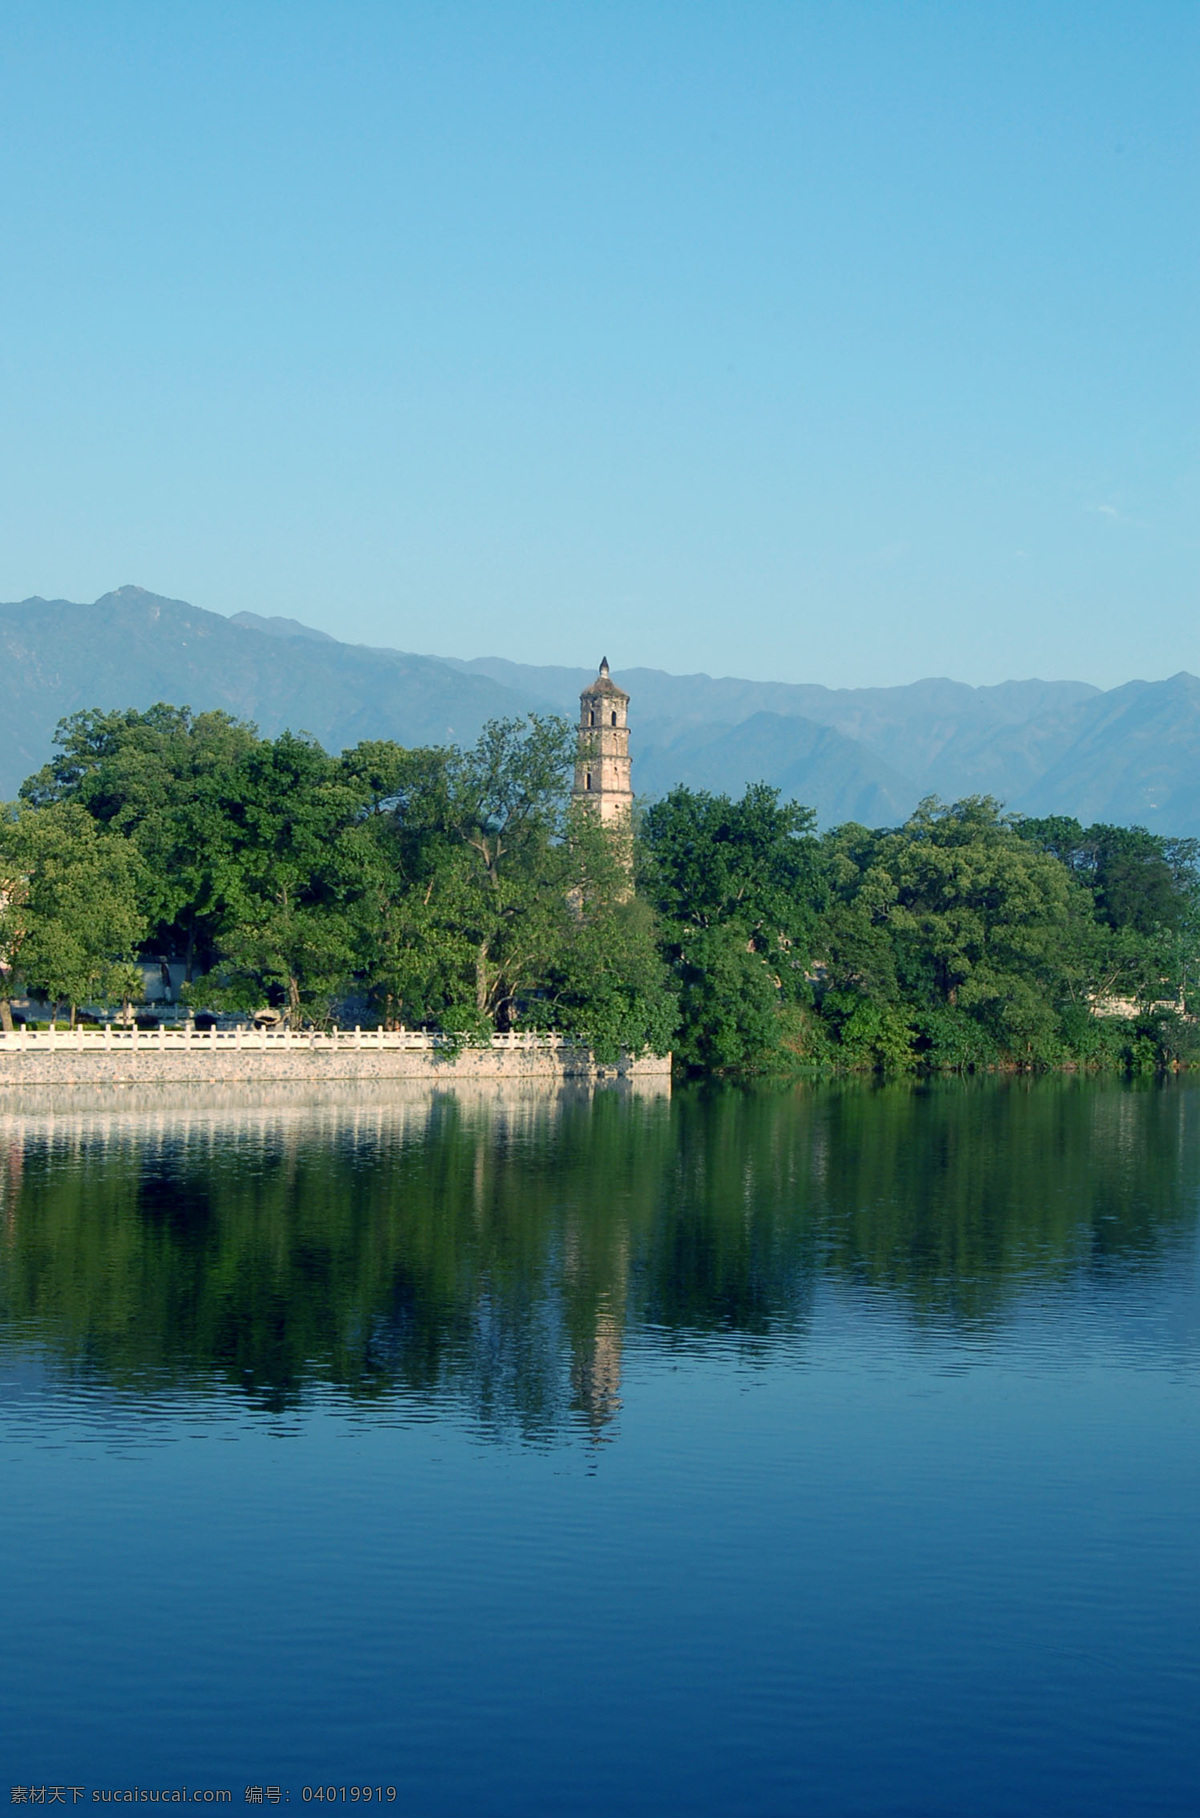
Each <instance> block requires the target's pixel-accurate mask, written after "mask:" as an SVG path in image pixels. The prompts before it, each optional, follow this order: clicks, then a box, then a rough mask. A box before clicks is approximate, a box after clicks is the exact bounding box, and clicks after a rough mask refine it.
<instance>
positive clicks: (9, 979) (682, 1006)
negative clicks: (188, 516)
mask: <svg viewBox="0 0 1200 1818" xmlns="http://www.w3.org/2000/svg"><path fill="white" fill-rule="evenodd" d="M575 736H576V735H575V733H574V731H573V729H572V728H570V727H569V726H567V725H566V724H565V723H564V722H563V721H560V720H557V719H554V718H540V717H538V716H532V715H531V716H530V717H529V718H528V719H526V720H524V721H505V722H497V723H495V724H493V725H491V726H489V727H488V728H486V729H485V731H484V733H483V735H482V737H481V738H480V739H479V741H478V742H477V744H476V745H475V746H474V747H473V748H472V749H471V750H469V751H459V750H457V749H454V748H452V747H445V748H431V749H424V750H405V749H403V748H401V747H400V746H397V745H395V744H392V743H389V742H387V741H364V742H363V743H361V744H359V745H357V746H355V747H353V748H352V749H350V750H348V751H345V752H343V753H342V754H341V755H340V756H338V757H332V756H330V755H329V754H327V753H326V752H324V751H323V750H322V749H321V748H320V746H319V745H317V744H316V743H315V741H313V740H311V739H308V738H305V737H303V736H297V735H295V734H292V733H284V734H282V735H281V736H280V737H279V738H276V739H263V738H260V737H259V736H258V735H257V733H256V732H255V730H254V729H253V727H251V726H248V725H246V724H244V723H241V722H239V721H237V720H235V719H233V718H231V717H230V716H228V715H226V714H223V713H202V714H192V713H191V712H190V711H189V710H188V709H186V708H176V707H169V706H164V705H160V706H157V707H154V708H151V709H150V710H149V711H148V712H145V713H138V712H133V711H128V712H117V713H107V712H100V711H92V712H85V713H80V714H76V715H74V716H73V717H72V718H71V719H69V720H67V721H65V722H64V723H63V724H62V726H61V727H60V728H59V733H58V739H57V744H58V754H57V756H56V757H55V758H54V759H53V761H52V762H51V763H50V764H48V765H47V766H45V768H44V769H42V770H41V771H39V772H38V773H37V775H36V776H34V777H31V778H30V780H29V781H28V782H27V783H26V784H25V785H24V787H23V788H22V791H21V799H20V800H19V802H17V803H15V804H11V805H10V806H9V807H8V808H7V809H5V810H4V811H3V814H2V816H0V992H3V993H4V994H5V995H4V996H2V997H0V1019H3V1020H4V1021H5V1022H6V1024H7V1023H11V1005H10V1001H9V1000H10V999H11V998H12V997H13V996H15V995H16V994H17V993H18V991H25V992H28V993H30V994H32V995H34V996H36V997H39V998H41V999H42V1000H45V1001H47V1002H48V1003H50V1004H53V1005H55V1006H57V1007H60V1008H61V1009H63V1010H64V1011H66V1012H67V1013H71V1014H73V1007H75V1006H79V1005H82V1004H86V1003H92V1004H97V1003H115V1002H120V1001H121V1000H123V999H126V998H129V997H131V996H132V995H134V993H135V991H136V983H135V981H136V979H137V978H138V976H139V975H137V973H136V972H135V968H134V962H135V960H136V959H137V957H138V956H139V955H153V956H156V957H157V956H163V957H167V958H171V959H174V960H176V961H177V962H179V963H180V965H181V967H182V970H183V972H184V974H185V976H186V986H185V989H186V993H187V997H188V1001H189V1003H190V1004H191V1005H193V1006H194V1007H196V1008H202V1009H209V1010H215V1011H231V1012H232V1011H238V1012H255V1011H258V1010H260V1009H261V1008H263V1007H264V1006H266V1005H270V1006H272V1007H273V1008H274V1010H275V1011H276V1013H277V1014H279V1015H280V1016H281V1017H283V1018H284V1019H285V1020H286V1021H287V1022H289V1023H290V1024H292V1025H293V1026H298V1025H303V1024H305V1023H310V1022H318V1023H319V1022H325V1021H328V1020H330V1019H333V1018H336V1017H339V1016H340V1017H341V1019H342V1020H349V1021H351V1022H354V1021H360V1022H362V1023H364V1024H370V1023H383V1024H400V1023H403V1024H406V1025H407V1026H409V1027H417V1026H431V1027H436V1028H440V1029H443V1030H446V1031H448V1032H451V1033H453V1034H455V1035H456V1036H458V1037H459V1038H460V1039H463V1040H471V1039H476V1038H480V1037H483V1036H486V1035H487V1034H488V1033H489V1032H490V1031H493V1030H497V1029H500V1030H504V1029H510V1028H531V1029H549V1028H553V1029H557V1030H560V1031H562V1032H563V1033H566V1034H572V1035H577V1036H579V1037H581V1038H584V1039H586V1040H588V1041H591V1042H592V1043H594V1044H595V1046H596V1048H597V1050H598V1052H599V1054H600V1055H601V1057H606V1056H611V1055H614V1054H615V1053H616V1052H617V1050H619V1049H621V1048H633V1049H638V1050H640V1049H644V1048H652V1049H655V1050H657V1051H659V1052H662V1051H665V1050H666V1049H667V1048H668V1047H671V1048H673V1049H674V1052H675V1053H676V1055H677V1056H678V1058H679V1060H680V1062H681V1064H682V1065H684V1066H686V1067H688V1068H690V1069H693V1070H695V1071H699V1072H715V1073H756V1072H764V1071H779V1070H789V1069H796V1068H802V1069H812V1070H815V1071H832V1070H836V1071H843V1070H844V1071H852V1072H867V1071H875V1070H882V1071H911V1070H914V1069H929V1070H944V1069H956V1070H969V1069H979V1068H1005V1067H1008V1068H1012V1067H1022V1068H1045V1067H1061V1066H1087V1067H1097V1068H1104V1067H1124V1068H1126V1069H1129V1070H1133V1071H1148V1070H1153V1069H1155V1068H1159V1067H1165V1066H1172V1065H1179V1064H1188V1063H1190V1062H1191V1061H1192V1060H1193V1059H1194V1058H1200V1040H1198V1039H1197V1036H1196V1033H1195V1031H1196V1025H1195V1024H1193V1023H1192V1021H1191V1020H1190V1016H1189V1015H1188V995H1189V992H1190V991H1191V990H1192V989H1193V986H1194V985H1196V984H1197V983H1198V981H1197V978H1196V964H1197V955H1198V954H1200V877H1198V866H1197V858H1198V849H1197V842H1195V841H1192V840H1169V839H1164V838H1162V837H1160V836H1158V835H1152V834H1149V833H1147V832H1145V831H1144V830H1142V829H1138V828H1133V829H1130V828H1120V827H1107V826H1098V827H1088V828H1085V827H1083V826H1081V825H1080V824H1079V823H1078V822H1077V821H1073V820H1069V819H1066V818H1063V817H1054V818H1050V819H1042V820H1033V819H1022V818H1020V817H1017V816H1013V815H1009V814H1006V813H1005V812H1004V811H1003V809H1002V808H1001V807H1000V805H999V804H998V803H996V802H994V801H992V800H991V799H989V798H986V797H981V798H972V799H970V800H967V801H963V802H958V803H954V804H950V805H946V804H942V803H939V802H936V801H930V802H926V803H923V804H922V805H921V807H920V808H918V810H917V811H916V813H915V814H914V815H913V816H912V817H911V818H910V819H909V820H908V821H907V822H906V823H905V824H904V825H903V826H902V827H898V828H890V829H869V828H866V827H861V826H856V825H848V826H843V827H839V828H835V829H833V830H832V831H829V832H825V833H818V831H817V829H816V827H815V821H814V816H813V814H812V813H811V811H810V810H808V809H805V808H802V807H799V806H797V805H795V804H792V803H784V802H780V800H779V798H778V794H777V792H776V791H774V790H772V789H770V788H768V787H767V786H766V785H764V784H759V785H755V786H752V787H751V788H749V789H747V791H746V793H745V794H744V796H743V797H742V798H741V799H740V800H738V801H734V800H731V799H729V798H728V797H724V796H714V795H710V794H706V793H705V792H703V791H696V790H690V789H682V788H681V789H676V790H674V791H672V792H671V794H670V795H669V796H667V797H666V798H665V799H663V800H662V801H659V802H656V803H654V804H653V805H652V806H650V807H649V808H648V809H646V810H645V812H644V813H643V814H642V815H641V817H640V820H639V825H638V828H637V832H636V839H635V841H634V865H635V871H634V880H633V886H632V887H631V881H630V876H629V869H628V862H629V851H628V846H627V844H623V843H622V841H621V839H620V838H619V837H617V838H616V839H614V838H613V837H612V836H611V835H609V834H607V833H606V832H605V830H604V828H603V827H601V826H600V824H599V823H598V821H597V820H596V819H595V817H593V816H592V815H590V814H588V813H587V812H586V811H584V810H581V809H580V808H579V806H578V805H577V804H574V803H573V802H572V800H571V796H570V775H571V766H572V761H573V757H574V751H575Z"/></svg>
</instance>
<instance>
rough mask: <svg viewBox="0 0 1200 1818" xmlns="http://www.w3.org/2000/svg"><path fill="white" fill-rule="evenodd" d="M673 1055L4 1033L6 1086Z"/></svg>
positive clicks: (563, 1046) (306, 1077)
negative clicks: (614, 1055)
mask: <svg viewBox="0 0 1200 1818" xmlns="http://www.w3.org/2000/svg"><path fill="white" fill-rule="evenodd" d="M670 1074H671V1057H670V1055H664V1056H660V1055H642V1056H639V1057H637V1058H634V1057H632V1056H628V1055H623V1056H622V1058H621V1059H620V1061H618V1063H617V1064H616V1065H615V1066H613V1067H601V1066H598V1065H597V1063H596V1060H595V1057H594V1055H593V1054H592V1051H591V1049H590V1048H589V1047H588V1046H587V1045H586V1044H585V1043H583V1042H576V1041H572V1040H570V1039H569V1038H567V1037H565V1036H559V1035H496V1036H493V1037H492V1040H491V1042H490V1043H488V1044H486V1045H485V1046H479V1047H474V1046H473V1047H466V1048H459V1049H456V1048H455V1046H454V1044H453V1042H450V1041H448V1040H447V1039H446V1038H445V1037H442V1036H436V1035H425V1034H422V1033H421V1032H420V1031H419V1030H382V1029H352V1030H330V1031H325V1030H323V1031H319V1032H318V1031H314V1032H312V1033H311V1034H307V1033H303V1034H301V1033H297V1034H293V1033H291V1032H283V1031H276V1030H263V1029H242V1028H239V1029H203V1030H201V1029H165V1028H160V1029H152V1030H138V1029H116V1028H113V1027H112V1026H111V1025H110V1026H109V1027H107V1028H104V1029H83V1028H80V1029H18V1030H16V1031H15V1032H14V1033H13V1034H11V1035H9V1034H5V1033H3V1032H0V1088H3V1087H5V1086H36V1085H47V1086H51V1085H53V1086H67V1085H71V1086H75V1085H79V1086H83V1085H88V1086H103V1085H114V1086H116V1085H119V1086H135V1085H136V1086H148V1085H156V1084H160V1083H161V1084H175V1085H222V1084H224V1085H233V1084H241V1083H242V1082H245V1081H259V1082H267V1081H271V1082H274V1083H276V1084H282V1083H285V1082H291V1081H295V1082H296V1083H298V1084H304V1085H312V1084H314V1083H316V1082H318V1081H326V1080H328V1081H336V1082H339V1083H343V1084H344V1083H347V1082H350V1081H355V1080H371V1081H385V1080H422V1081H426V1082H428V1081H438V1082H441V1083H443V1084H445V1085H451V1084H456V1083H465V1082H474V1081H484V1080H503V1081H506V1082H511V1083H518V1082H520V1083H528V1084H531V1085H532V1084H534V1083H544V1084H546V1085H551V1086H553V1085H558V1084H560V1083H562V1082H563V1081H565V1080H575V1081H581V1082H586V1081H592V1080H601V1079H628V1080H650V1079H659V1080H663V1081H666V1080H669V1079H670Z"/></svg>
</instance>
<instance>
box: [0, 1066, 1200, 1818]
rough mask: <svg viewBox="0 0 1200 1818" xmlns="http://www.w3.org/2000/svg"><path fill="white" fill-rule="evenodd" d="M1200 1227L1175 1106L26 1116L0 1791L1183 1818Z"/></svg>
mask: <svg viewBox="0 0 1200 1818" xmlns="http://www.w3.org/2000/svg"><path fill="white" fill-rule="evenodd" d="M1198 1203H1200V1089H1198V1088H1196V1087H1194V1086H1190V1085H1168V1086H1147V1087H1132V1088H1130V1087H1122V1086H1119V1085H1113V1084H1106V1085H1094V1084H1087V1083H1083V1082H1071V1081H1063V1080H1052V1081H1048V1082H1045V1083H1038V1084H1033V1085H1030V1084H1024V1083H1019V1082H1018V1083H1012V1082H1010V1083H989V1084H981V1085H970V1084H967V1085H947V1086H937V1087H934V1088H931V1089H928V1090H913V1089H909V1088H905V1087H896V1088H883V1089H879V1090H866V1089H862V1090H845V1091H824V1090H800V1091H790V1090H789V1091H786V1092H759V1093H754V1094H742V1093H739V1092H736V1091H722V1092H715V1093H710V1094H704V1093H690V1092H684V1093H679V1092H677V1093H676V1095H675V1097H674V1099H673V1100H667V1099H665V1098H637V1097H630V1096H628V1095H626V1094H624V1093H622V1092H619V1091H617V1090H613V1091H604V1092H600V1093H598V1094H596V1095H595V1096H588V1095H585V1094H581V1095H579V1096H574V1097H572V1096H568V1097H564V1098H561V1099H558V1100H552V1099H549V1098H538V1097H531V1098H521V1097H519V1096H517V1097H508V1098H505V1097H496V1096H494V1095H490V1096H489V1095H486V1094H484V1095H481V1096H478V1097H470V1096H465V1095H455V1096H450V1095H446V1096H437V1097H433V1096H418V1095H414V1096H411V1097H408V1098H403V1099H399V1098H397V1097H396V1096H395V1094H394V1093H393V1094H392V1095H391V1096H379V1097H374V1098H372V1097H363V1096H360V1097H359V1098H358V1099H356V1100H355V1099H350V1098H337V1097H326V1098H323V1099H320V1100H315V1099H314V1100H313V1101H312V1102H311V1103H297V1101H296V1099H295V1098H294V1097H293V1098H286V1097H280V1098H279V1099H277V1100H275V1101H274V1102H268V1101H266V1100H263V1099H256V1100H247V1099H246V1098H244V1097H238V1096H236V1095H231V1096H229V1097H228V1098H227V1099H226V1100H224V1101H219V1100H217V1099H214V1098H206V1099H204V1100H193V1101H187V1100H176V1101H156V1100H139V1099H137V1098H134V1097H133V1096H132V1095H130V1094H125V1095H123V1096H114V1097H112V1098H109V1099H108V1100H100V1099H98V1098H97V1099H89V1098H87V1097H86V1096H84V1095H80V1096H79V1097H77V1098H75V1099H71V1098H69V1097H67V1096H59V1097H56V1098H54V1099H52V1100H45V1099H43V1100H37V1099H35V1098H33V1097H30V1098H28V1099H24V1100H21V1101H17V1100H14V1099H13V1097H12V1096H11V1095H10V1096H9V1097H8V1098H7V1099H3V1100H0V1471H2V1472H3V1496H2V1500H0V1507H2V1511H3V1512H2V1513H0V1540H2V1545H3V1553H2V1562H3V1563H2V1569H0V1634H2V1636H3V1646H2V1647H0V1774H2V1775H3V1777H4V1784H5V1785H6V1786H8V1785H23V1784H32V1785H34V1786H39V1787H40V1786H41V1785H54V1784H59V1785H64V1786H68V1787H69V1786H72V1785H74V1786H83V1787H85V1788H86V1789H87V1792H86V1794H85V1798H86V1799H87V1800H88V1801H89V1802H91V1800H92V1792H93V1790H96V1789H108V1788H112V1787H118V1788H124V1787H127V1786H133V1785H135V1784H136V1785H141V1786H149V1785H154V1786H159V1785H163V1784H167V1785H183V1784H186V1785H187V1787H188V1788H189V1790H191V1789H195V1788H230V1789H232V1792H233V1803H234V1804H235V1805H237V1806H238V1807H239V1808H240V1809H245V1803H244V1802H245V1792H246V1788H247V1787H248V1786H263V1787H269V1786H277V1787H279V1788H280V1789H281V1798H285V1799H286V1798H287V1795H289V1794H290V1801H289V1802H290V1804H292V1805H293V1806H299V1805H301V1804H302V1803H303V1789H304V1788H305V1787H306V1786H313V1785H315V1784H318V1783H320V1784H324V1785H327V1786H328V1785H332V1786H336V1787H338V1788H339V1789H340V1788H341V1787H342V1786H346V1787H347V1788H349V1787H351V1786H363V1785H370V1786H372V1787H375V1786H380V1785H382V1786H383V1787H385V1788H386V1787H387V1786H388V1785H391V1786H394V1787H395V1788H396V1789H397V1799H396V1804H395V1807H394V1809H395V1810H397V1811H401V1810H403V1811H404V1812H412V1813H421V1814H424V1813H439V1814H440V1813H456V1814H457V1813H479V1814H489V1813H510V1812H519V1813H524V1812H529V1813H538V1814H540V1813H546V1814H550V1813H554V1814H560V1813H563V1814H571V1813H604V1814H606V1818H608V1815H610V1814H613V1813H621V1814H628V1813H656V1814H658V1813H676V1812H678V1813H688V1814H693V1813H696V1814H704V1813H742V1812H745V1813H781V1814H782V1813H816V1814H825V1813H831V1814H843V1813H845V1814H852V1813H853V1814H858V1813H862V1814H877V1813H904V1814H916V1813H922V1814H924V1813H936V1814H941V1813H945V1814H959V1813H962V1814H972V1815H975V1814H990V1813H997V1814H998V1813H1005V1814H1008V1813H1012V1814H1017V1813H1022V1814H1025V1813H1042V1812H1046V1813H1076V1812H1077V1813H1080V1814H1088V1815H1089V1818H1095V1815H1096V1814H1106V1813H1114V1814H1115V1813H1120V1814H1122V1815H1125V1814H1130V1813H1188V1814H1195V1813H1196V1811H1197V1810H1198V1808H1200V1440H1198V1435H1197V1415H1198V1413H1200V1397H1198V1393H1197V1391H1198V1387H1200V1294H1198V1285H1200V1277H1198V1268H1197V1264H1198V1255H1200V1250H1198V1242H1197V1239H1198V1217H1197V1214H1198ZM5 1797H7V1795H5ZM67 1800H68V1802H69V1801H70V1800H71V1794H70V1793H68V1794H67Z"/></svg>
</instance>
